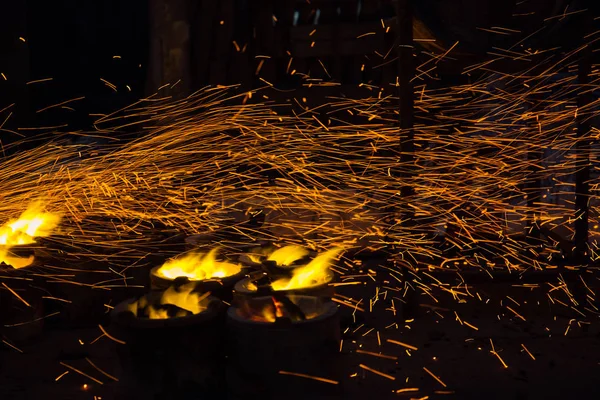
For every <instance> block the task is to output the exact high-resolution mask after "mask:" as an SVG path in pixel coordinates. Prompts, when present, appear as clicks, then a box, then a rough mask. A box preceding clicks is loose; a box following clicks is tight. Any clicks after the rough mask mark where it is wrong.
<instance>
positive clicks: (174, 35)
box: [148, 0, 191, 95]
mask: <svg viewBox="0 0 600 400" xmlns="http://www.w3.org/2000/svg"><path fill="white" fill-rule="evenodd" d="M188 11H189V10H188V2H187V1H186V0H151V1H150V66H149V75H150V76H149V79H148V86H149V88H148V91H149V92H150V93H152V92H154V91H156V90H157V89H158V88H159V87H161V86H162V85H166V84H170V85H175V84H176V83H177V85H175V87H174V88H173V92H171V94H181V95H185V94H188V93H189V88H190V76H191V74H190V69H191V68H190V67H191V62H190V59H191V53H190V44H189V36H190V23H189V20H188V19H189V13H188Z"/></svg>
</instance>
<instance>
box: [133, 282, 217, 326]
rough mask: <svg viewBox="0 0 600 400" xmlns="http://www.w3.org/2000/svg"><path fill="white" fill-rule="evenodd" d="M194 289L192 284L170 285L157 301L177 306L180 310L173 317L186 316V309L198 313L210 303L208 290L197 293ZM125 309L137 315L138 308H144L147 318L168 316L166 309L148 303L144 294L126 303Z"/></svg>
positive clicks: (164, 317) (165, 317)
mask: <svg viewBox="0 0 600 400" xmlns="http://www.w3.org/2000/svg"><path fill="white" fill-rule="evenodd" d="M194 289H195V287H194V284H187V285H183V286H181V287H180V288H179V289H175V288H174V287H170V288H168V289H167V290H165V291H164V293H163V294H162V296H161V298H160V301H159V302H160V304H162V305H165V304H172V305H174V306H177V307H179V308H180V309H181V310H179V311H178V312H177V313H176V314H175V317H185V316H187V315H188V314H187V312H186V311H188V312H190V313H192V314H194V315H195V314H200V313H201V312H203V311H204V310H206V309H207V308H208V304H209V303H210V301H209V300H208V296H209V295H210V292H207V293H198V292H195V291H194ZM127 309H128V310H129V311H131V312H132V313H134V314H135V315H137V313H138V310H142V309H145V316H146V317H147V318H149V319H167V318H170V317H169V312H168V311H167V310H165V309H162V308H157V307H155V306H153V305H149V304H148V299H147V298H146V297H145V296H144V297H141V298H140V299H139V300H138V301H135V302H133V303H131V304H128V305H127Z"/></svg>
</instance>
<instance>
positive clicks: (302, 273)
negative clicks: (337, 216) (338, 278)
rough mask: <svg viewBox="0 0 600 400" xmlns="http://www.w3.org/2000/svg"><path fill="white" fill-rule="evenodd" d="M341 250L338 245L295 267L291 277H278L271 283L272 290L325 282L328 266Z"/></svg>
mask: <svg viewBox="0 0 600 400" xmlns="http://www.w3.org/2000/svg"><path fill="white" fill-rule="evenodd" d="M341 252H342V249H341V248H339V247H336V248H333V249H331V250H328V251H326V252H325V253H323V254H319V255H318V256H316V257H315V258H314V259H313V260H312V261H311V262H309V263H308V264H307V265H306V266H304V267H299V268H296V269H295V270H294V271H293V273H292V277H291V278H289V279H288V278H282V279H278V280H276V281H275V282H273V283H272V284H271V287H272V288H273V289H274V290H277V291H281V290H293V289H302V288H307V287H311V286H316V285H321V284H324V283H327V282H328V280H329V279H330V276H331V275H330V274H329V267H330V265H331V263H332V262H333V260H334V259H335V258H336V257H337V256H338V255H339V254H340V253H341Z"/></svg>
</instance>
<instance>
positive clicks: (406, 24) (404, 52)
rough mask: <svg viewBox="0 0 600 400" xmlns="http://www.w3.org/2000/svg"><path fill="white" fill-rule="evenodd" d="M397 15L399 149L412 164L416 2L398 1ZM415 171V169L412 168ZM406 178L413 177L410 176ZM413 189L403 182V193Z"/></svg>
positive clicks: (404, 159) (407, 194) (406, 163)
mask: <svg viewBox="0 0 600 400" xmlns="http://www.w3.org/2000/svg"><path fill="white" fill-rule="evenodd" d="M396 3H397V4H396V18H397V23H398V85H399V99H400V104H399V106H400V109H399V111H400V113H399V115H398V118H399V125H400V151H401V152H402V162H403V163H404V164H405V165H411V164H412V163H413V162H414V151H415V145H414V139H415V137H414V131H413V127H414V107H415V104H414V85H413V82H412V80H413V78H414V77H415V61H414V59H413V51H414V43H413V5H412V0H397V1H396ZM409 174H410V175H412V172H409ZM406 178H410V176H407V177H406ZM413 192H414V190H413V187H412V186H411V185H407V184H405V185H403V186H402V196H403V197H405V196H410V195H412V194H413Z"/></svg>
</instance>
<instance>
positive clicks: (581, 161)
mask: <svg viewBox="0 0 600 400" xmlns="http://www.w3.org/2000/svg"><path fill="white" fill-rule="evenodd" d="M583 14H584V15H583V17H582V18H584V20H585V21H584V23H583V24H582V32H581V44H582V45H583V43H585V41H586V39H585V36H586V35H587V34H588V33H590V32H592V31H591V26H592V23H593V21H592V19H593V16H592V14H591V12H585V13H583ZM591 72H592V48H591V45H590V44H586V45H585V47H584V48H583V49H582V52H581V58H580V60H579V66H578V71H577V81H578V84H579V94H578V96H577V108H578V110H579V111H578V114H577V139H578V141H577V147H576V149H575V157H576V158H575V160H576V161H575V162H576V168H577V170H576V173H575V207H576V210H577V218H576V220H575V254H576V255H575V258H576V262H577V263H587V262H588V260H589V256H588V248H587V247H588V237H589V226H588V224H589V198H590V188H589V180H590V144H589V140H588V139H587V136H588V134H589V131H590V129H591V125H590V119H591V116H590V113H589V110H587V109H588V108H589V106H590V104H592V102H593V101H594V98H593V95H592V93H591V90H590V88H589V87H587V86H588V85H589V84H590V74H591Z"/></svg>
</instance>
